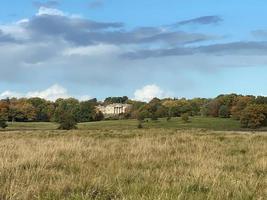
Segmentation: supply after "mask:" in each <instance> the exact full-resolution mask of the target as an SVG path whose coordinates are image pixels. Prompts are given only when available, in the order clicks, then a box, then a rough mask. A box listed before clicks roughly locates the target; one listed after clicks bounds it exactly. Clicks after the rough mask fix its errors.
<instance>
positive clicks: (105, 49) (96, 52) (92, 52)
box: [63, 44, 120, 56]
mask: <svg viewBox="0 0 267 200" xmlns="http://www.w3.org/2000/svg"><path fill="white" fill-rule="evenodd" d="M119 51H120V49H119V47H117V46H115V45H108V44H107V45H106V44H99V45H95V46H86V47H72V48H68V49H66V50H65V51H64V52H63V55H66V56H72V55H80V56H103V55H110V54H113V53H117V52H119Z"/></svg>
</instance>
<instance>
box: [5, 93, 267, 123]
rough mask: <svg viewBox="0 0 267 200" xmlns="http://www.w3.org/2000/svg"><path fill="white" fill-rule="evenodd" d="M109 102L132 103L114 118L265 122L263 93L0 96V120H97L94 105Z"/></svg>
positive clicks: (266, 107) (266, 101) (266, 105)
mask: <svg viewBox="0 0 267 200" xmlns="http://www.w3.org/2000/svg"><path fill="white" fill-rule="evenodd" d="M112 103H127V104H131V105H132V109H131V110H129V111H127V112H126V113H124V114H122V115H121V116H116V117H114V118H118V119H138V120H139V121H142V120H144V119H146V118H151V119H152V120H157V119H158V118H164V117H165V118H167V119H171V118H172V117H179V116H181V115H183V114H187V115H189V116H209V117H221V118H233V119H236V120H240V122H241V126H242V127H245V128H258V127H261V126H265V125H267V97H263V96H258V97H256V96H252V95H247V96H244V95H237V94H229V95H219V96H218V97H216V98H214V99H207V98H194V99H185V98H182V99H176V98H166V99H158V98H154V99H152V100H151V101H150V102H148V103H145V102H140V101H134V100H130V99H129V98H128V97H126V96H124V97H108V98H106V99H105V101H104V102H99V101H97V99H91V100H88V101H78V100H77V99H74V98H69V99H58V100H56V101H55V102H51V101H47V100H45V99H41V98H28V99H26V98H21V99H16V98H12V99H3V100H0V121H18V122H27V121H35V122H59V121H60V118H61V117H62V116H64V115H66V114H68V115H71V116H72V118H73V119H74V120H75V121H76V122H90V121H100V120H103V119H104V116H103V114H102V113H101V112H100V111H98V110H97V109H96V106H97V105H100V104H101V105H107V104H112Z"/></svg>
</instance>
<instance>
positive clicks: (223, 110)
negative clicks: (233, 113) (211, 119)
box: [219, 105, 229, 118]
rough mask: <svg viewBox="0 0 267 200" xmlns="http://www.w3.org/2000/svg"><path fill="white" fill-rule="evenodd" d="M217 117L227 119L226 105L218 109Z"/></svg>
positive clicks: (227, 109) (227, 110)
mask: <svg viewBox="0 0 267 200" xmlns="http://www.w3.org/2000/svg"><path fill="white" fill-rule="evenodd" d="M219 117H221V118H229V108H228V106H226V105H222V106H221V107H220V109H219Z"/></svg>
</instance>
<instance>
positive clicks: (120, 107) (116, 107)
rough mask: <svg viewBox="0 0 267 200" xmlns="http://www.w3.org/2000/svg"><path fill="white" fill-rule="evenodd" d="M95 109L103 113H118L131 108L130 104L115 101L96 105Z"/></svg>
mask: <svg viewBox="0 0 267 200" xmlns="http://www.w3.org/2000/svg"><path fill="white" fill-rule="evenodd" d="M97 109H98V110H99V111H101V112H102V113H103V114H104V115H106V116H107V115H114V116H116V115H120V114H124V113H126V112H127V111H128V110H130V109H131V105H130V104H122V103H115V104H109V105H107V106H97Z"/></svg>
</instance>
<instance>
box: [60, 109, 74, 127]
mask: <svg viewBox="0 0 267 200" xmlns="http://www.w3.org/2000/svg"><path fill="white" fill-rule="evenodd" d="M59 124H60V126H59V127H58V129H61V130H71V129H77V126H76V125H77V122H76V120H75V117H74V116H73V115H71V114H70V113H64V114H63V115H62V116H61V117H60V119H59Z"/></svg>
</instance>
